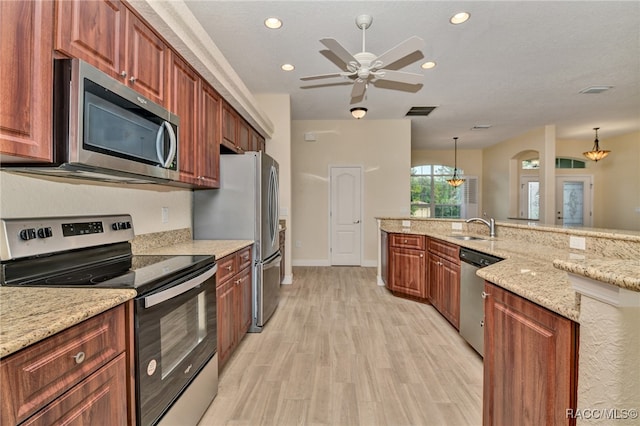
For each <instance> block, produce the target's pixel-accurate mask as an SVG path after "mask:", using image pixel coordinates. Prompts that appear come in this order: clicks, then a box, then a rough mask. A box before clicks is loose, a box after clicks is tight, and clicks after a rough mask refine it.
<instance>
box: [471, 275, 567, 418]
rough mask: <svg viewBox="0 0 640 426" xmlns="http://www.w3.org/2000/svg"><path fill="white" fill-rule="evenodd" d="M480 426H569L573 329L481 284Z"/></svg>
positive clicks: (556, 317)
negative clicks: (568, 411)
mask: <svg viewBox="0 0 640 426" xmlns="http://www.w3.org/2000/svg"><path fill="white" fill-rule="evenodd" d="M485 293H487V297H486V298H485V305H484V311H485V327H484V328H485V332H484V333H485V334H484V390H483V424H484V425H485V426H490V425H515V424H527V425H569V424H575V419H571V418H568V417H569V416H567V410H568V409H574V412H575V408H576V395H577V390H576V389H577V387H576V377H577V368H578V363H577V355H576V354H577V341H578V340H577V335H578V325H577V324H576V323H575V322H573V321H571V320H569V319H566V318H564V317H562V316H560V315H558V314H556V313H554V312H551V311H549V310H547V309H545V308H543V307H541V306H539V305H537V304H535V303H533V302H530V301H528V300H526V299H524V298H522V297H520V296H518V295H516V294H513V293H511V292H509V291H507V290H504V289H502V288H500V287H498V286H495V285H493V284H490V283H488V282H487V283H485Z"/></svg>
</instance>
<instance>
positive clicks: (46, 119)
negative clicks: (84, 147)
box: [0, 1, 53, 161]
mask: <svg viewBox="0 0 640 426" xmlns="http://www.w3.org/2000/svg"><path fill="white" fill-rule="evenodd" d="M0 15H1V16H2V25H0V47H1V50H0V52H1V54H2V57H1V58H0V93H2V96H0V153H2V154H8V155H16V156H20V157H25V158H28V159H29V160H31V161H51V160H52V157H51V156H52V151H51V148H52V133H53V130H52V129H53V127H52V111H53V109H52V108H53V92H52V82H53V75H52V74H53V68H52V41H51V34H52V31H53V2H52V1H2V2H0Z"/></svg>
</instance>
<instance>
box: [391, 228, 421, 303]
mask: <svg viewBox="0 0 640 426" xmlns="http://www.w3.org/2000/svg"><path fill="white" fill-rule="evenodd" d="M425 254H426V252H425V237H424V236H423V235H411V234H389V284H388V288H389V290H391V291H392V292H393V293H394V294H398V295H405V296H411V297H415V298H418V299H426V297H427V288H426V273H425V271H426V260H425Z"/></svg>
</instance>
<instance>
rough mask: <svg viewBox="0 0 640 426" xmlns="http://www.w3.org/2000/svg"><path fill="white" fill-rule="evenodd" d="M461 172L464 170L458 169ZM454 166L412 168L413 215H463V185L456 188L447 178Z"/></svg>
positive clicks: (440, 216)
mask: <svg viewBox="0 0 640 426" xmlns="http://www.w3.org/2000/svg"><path fill="white" fill-rule="evenodd" d="M458 172H459V173H460V174H463V173H464V172H463V171H462V170H460V169H458ZM451 176H453V167H449V166H442V165H424V166H417V167H412V168H411V216H414V217H433V218H461V217H463V195H464V193H465V192H464V189H463V187H464V186H465V185H466V182H465V183H464V184H462V186H460V187H458V188H455V187H453V186H451V185H449V183H447V179H450V178H451Z"/></svg>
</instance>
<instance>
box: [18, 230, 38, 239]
mask: <svg viewBox="0 0 640 426" xmlns="http://www.w3.org/2000/svg"><path fill="white" fill-rule="evenodd" d="M18 235H19V236H20V239H21V240H24V241H29V240H33V239H34V238H35V237H36V230H35V229H34V228H28V229H23V230H22V231H20V234H18Z"/></svg>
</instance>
